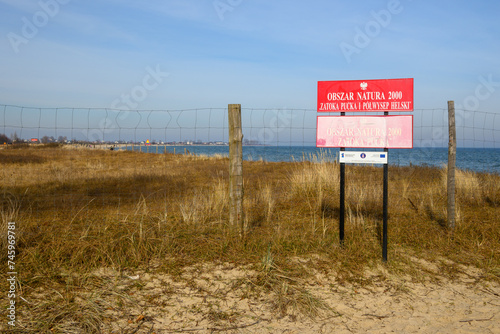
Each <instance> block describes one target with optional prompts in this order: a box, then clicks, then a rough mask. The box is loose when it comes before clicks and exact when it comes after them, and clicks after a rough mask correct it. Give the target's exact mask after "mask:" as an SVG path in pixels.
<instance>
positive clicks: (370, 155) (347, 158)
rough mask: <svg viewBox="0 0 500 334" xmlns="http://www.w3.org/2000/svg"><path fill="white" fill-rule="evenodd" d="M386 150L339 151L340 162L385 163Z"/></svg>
mask: <svg viewBox="0 0 500 334" xmlns="http://www.w3.org/2000/svg"><path fill="white" fill-rule="evenodd" d="M387 158H388V152H360V151H341V152H340V155H339V162H340V163H350V164H384V165H385V164H387Z"/></svg>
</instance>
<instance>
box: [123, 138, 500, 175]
mask: <svg viewBox="0 0 500 334" xmlns="http://www.w3.org/2000/svg"><path fill="white" fill-rule="evenodd" d="M124 149H127V150H132V149H134V150H135V151H139V150H140V151H142V152H146V153H164V152H165V150H166V151H167V152H169V153H176V154H184V153H189V154H195V155H207V156H214V155H218V156H228V155H229V147H228V146H222V145H221V146H216V145H199V146H196V145H186V146H164V145H158V146H156V145H151V146H137V145H136V146H134V147H132V146H127V147H125V148H124ZM347 150H348V151H349V150H352V151H362V149H347ZM339 151H340V150H339V149H338V148H317V147H314V146H243V159H244V160H247V161H259V160H264V161H269V162H281V161H285V162H291V161H303V160H309V161H318V159H320V160H321V161H337V160H338V156H339ZM369 151H382V150H373V149H371V150H369ZM388 159H389V160H388V161H389V166H391V165H393V166H432V167H443V166H445V165H447V163H448V148H443V147H433V148H413V149H390V150H389V152H388ZM456 166H457V168H459V169H462V170H470V171H475V172H486V173H492V174H500V148H460V147H459V148H457V154H456Z"/></svg>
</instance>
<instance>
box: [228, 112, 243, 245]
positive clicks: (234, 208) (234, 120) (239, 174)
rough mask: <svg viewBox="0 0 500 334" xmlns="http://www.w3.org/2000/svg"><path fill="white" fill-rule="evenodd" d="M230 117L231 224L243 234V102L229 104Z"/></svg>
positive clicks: (231, 226) (232, 227) (233, 228)
mask: <svg viewBox="0 0 500 334" xmlns="http://www.w3.org/2000/svg"><path fill="white" fill-rule="evenodd" d="M228 118H229V123H228V124H229V225H230V228H231V229H232V230H233V231H234V230H236V229H239V231H240V234H241V235H243V233H244V231H243V147H242V140H243V132H242V129H241V104H230V105H228Z"/></svg>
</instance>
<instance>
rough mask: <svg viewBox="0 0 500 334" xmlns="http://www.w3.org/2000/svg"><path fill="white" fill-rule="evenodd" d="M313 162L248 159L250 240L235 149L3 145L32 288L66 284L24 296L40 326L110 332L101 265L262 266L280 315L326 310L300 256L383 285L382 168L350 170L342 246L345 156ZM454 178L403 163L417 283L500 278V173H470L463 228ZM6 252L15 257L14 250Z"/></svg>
mask: <svg viewBox="0 0 500 334" xmlns="http://www.w3.org/2000/svg"><path fill="white" fill-rule="evenodd" d="M312 160H313V161H296V162H290V163H282V162H280V163H270V162H265V161H245V162H244V166H243V168H244V188H245V200H244V211H245V217H244V222H245V224H246V225H247V227H248V231H249V233H247V234H246V235H245V237H244V238H243V239H241V238H240V237H239V235H238V233H235V232H234V231H232V230H231V229H230V228H229V225H228V206H227V205H228V204H227V203H228V197H229V195H228V179H229V175H228V169H229V168H228V166H229V160H228V159H227V158H226V157H221V156H218V157H207V156H201V157H197V156H192V155H174V154H146V153H140V152H127V151H105V150H91V149H88V150H71V149H62V148H58V147H50V148H46V149H43V150H41V149H33V148H26V147H25V148H23V149H15V150H9V149H4V150H0V164H1V166H2V172H1V173H2V180H1V193H2V197H1V206H0V209H1V211H0V212H1V218H2V221H1V226H0V227H1V228H0V231H1V233H2V235H1V238H0V240H1V246H2V249H4V250H5V249H6V232H5V230H6V224H7V222H8V221H15V222H16V228H17V229H16V233H17V245H16V247H17V251H18V254H17V257H16V260H17V263H18V271H19V273H21V274H20V275H19V277H18V280H19V282H18V285H19V287H20V289H21V291H22V294H23V295H24V296H25V297H26V299H28V300H29V299H30V297H33V296H37V295H39V294H43V293H44V292H45V293H49V292H50V291H53V292H54V293H50V295H51V297H50V298H48V299H46V301H45V302H44V303H42V304H40V303H39V304H36V305H35V304H33V305H32V304H29V303H25V304H24V305H23V306H22V307H24V308H25V309H26V311H27V312H28V311H29V312H31V313H30V314H33V315H34V316H33V319H32V320H31V322H29V323H26V324H25V325H26V328H33V329H34V330H39V331H44V330H49V329H54V328H56V329H57V328H63V327H64V326H71V324H72V323H81V324H83V325H82V326H85V328H84V329H82V328H83V327H79V328H80V329H81V330H85V331H88V332H96V331H98V327H99V326H98V324H99V322H100V321H103V319H101V318H100V317H99V314H100V313H99V312H100V309H101V308H102V307H104V306H102V305H100V304H99V302H98V300H99V293H102V291H100V288H96V286H99V285H98V284H97V283H96V282H95V278H93V276H92V275H91V273H92V272H95V270H99V269H100V268H113V269H114V270H116V271H117V272H122V271H124V270H128V269H134V268H142V269H146V270H155V271H160V272H164V273H168V274H171V275H174V276H176V275H177V276H179V275H180V274H181V273H182V272H183V268H185V267H186V266H191V265H194V264H199V263H205V262H221V263H222V262H230V263H234V264H236V265H254V266H255V268H256V270H258V271H259V272H260V276H259V277H260V278H259V279H257V280H255V282H254V283H255V284H254V285H255V286H260V287H261V288H262V291H273V292H274V293H275V294H276V295H277V296H278V297H279V298H277V299H276V305H274V306H273V307H274V308H275V309H276V310H277V312H279V313H284V312H286V309H287V307H288V306H290V305H295V306H294V307H295V308H297V309H299V310H307V309H310V310H312V311H311V313H317V312H318V310H320V309H322V307H323V304H322V303H321V301H319V300H314V299H312V297H311V296H309V295H308V294H307V291H306V290H304V288H302V287H300V286H298V285H296V284H295V285H294V283H293V282H294V281H293V279H294V278H301V279H307V278H308V277H309V275H310V272H308V271H307V270H304V269H301V268H302V267H298V266H297V265H296V264H295V262H294V261H291V259H296V258H302V259H306V260H307V261H309V262H310V263H311V266H313V267H314V270H315V271H320V272H328V273H330V274H332V275H335V276H336V277H337V279H338V281H339V282H344V281H345V282H363V284H369V283H370V282H369V280H365V281H364V280H363V275H364V272H365V271H366V270H367V269H368V268H371V267H375V266H380V265H381V264H382V261H381V224H382V200H381V198H382V169H381V168H377V167H371V166H348V167H347V168H346V169H347V172H346V180H347V195H346V201H347V202H346V211H347V219H346V231H345V244H344V247H340V246H339V242H338V238H339V237H338V213H339V185H338V183H339V165H338V164H336V163H332V162H329V161H331V159H329V157H322V156H317V157H315V159H312ZM445 176H446V171H443V170H442V169H439V168H429V167H394V166H391V167H390V168H389V178H390V180H389V256H388V257H389V262H388V263H387V264H384V266H385V267H386V268H387V270H388V272H389V273H391V274H396V275H410V277H411V279H414V280H421V279H423V278H424V277H427V278H428V277H431V278H435V277H443V276H444V277H447V278H450V279H453V278H454V277H456V276H457V275H458V274H459V273H460V271H461V270H462V269H461V268H462V266H463V265H465V266H474V267H477V268H479V269H480V270H481V271H482V274H483V278H484V279H485V280H497V281H498V280H500V224H499V218H498V213H499V212H500V176H498V175H494V174H480V173H473V172H468V171H467V172H465V171H458V173H457V208H458V213H459V214H458V217H457V218H458V219H457V225H456V231H455V233H454V234H453V236H451V235H450V234H449V233H448V231H447V229H446V228H445V226H444V225H445V222H446V187H445V184H446V182H445V180H444V178H445ZM412 258H419V259H425V260H426V261H430V262H433V263H436V264H437V265H438V267H439V268H440V271H439V272H438V273H436V272H429V271H427V270H425V268H422V267H419V266H418V264H417V263H415V261H413V260H411V259H412ZM0 260H1V261H2V262H3V263H6V262H7V252H6V251H3V252H2V253H1V254H0ZM311 261H312V262H311ZM152 263H155V264H156V265H155V266H154V269H153V266H152V265H151V264H152ZM3 276H4V274H2V283H1V289H2V291H6V283H5V282H6V280H5V279H4V277H3ZM283 277H287V278H292V280H290V279H283ZM93 289H96V291H95V298H96V299H95V300H97V301H94V300H88V299H87V300H82V299H79V298H78V295H79V291H83V290H84V291H93ZM33 298H34V297H33ZM4 302H5V299H3V300H2V302H1V303H2V305H1V307H2V309H5V307H4V306H5V305H4ZM287 305H288V306H287ZM304 312H306V311H304ZM61 326H62V327H61ZM75 326H76V325H75Z"/></svg>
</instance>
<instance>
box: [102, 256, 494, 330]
mask: <svg viewBox="0 0 500 334" xmlns="http://www.w3.org/2000/svg"><path fill="white" fill-rule="evenodd" d="M96 275H98V276H99V277H101V278H103V279H106V280H108V282H109V284H112V287H110V286H108V289H110V291H111V290H113V291H114V292H113V293H110V294H108V297H102V298H104V300H105V301H106V302H105V306H106V311H105V318H106V319H107V322H106V325H105V326H104V327H103V328H102V329H103V332H105V333H214V332H224V333H500V314H499V313H500V286H499V284H498V283H495V282H485V281H483V280H481V273H480V272H478V271H477V270H474V269H472V268H467V270H465V269H464V271H463V274H462V275H460V277H457V278H454V279H453V281H450V280H449V279H446V278H444V277H441V278H439V277H438V279H436V278H435V277H433V279H432V280H431V279H429V280H425V279H424V280H420V282H414V281H413V280H412V279H411V278H410V277H391V276H390V275H388V274H387V273H386V272H384V269H383V268H381V269H377V270H374V271H371V272H367V273H366V277H365V278H369V279H370V281H371V284H369V285H365V284H363V285H357V284H351V283H343V284H341V283H339V282H337V281H336V280H335V279H334V278H333V277H334V275H329V274H319V273H316V274H315V275H313V277H312V278H309V279H307V280H304V281H296V280H291V279H288V278H286V277H281V278H280V279H281V280H280V281H279V282H280V283H279V284H276V286H274V287H271V288H270V290H269V291H268V292H266V293H262V292H261V293H259V292H258V291H262V290H259V289H253V288H252V286H253V284H254V282H255V279H256V277H258V273H257V272H255V271H254V270H252V269H250V268H249V267H236V266H234V265H231V264H219V265H211V264H205V265H200V266H197V267H193V268H188V269H187V270H186V271H185V272H184V273H183V274H182V275H181V276H176V277H173V276H170V275H165V274H157V273H146V272H144V271H136V272H125V273H121V274H117V273H115V272H113V271H110V270H103V271H100V272H98V273H96ZM278 276H279V274H278ZM275 277H276V276H275ZM261 278H262V276H261ZM278 278H279V277H278ZM298 291H302V292H304V291H307V293H302V294H300V293H298ZM308 298H309V299H308ZM280 305H281V306H282V308H281V309H280V308H279V306H280ZM283 305H284V306H283ZM294 305H302V309H300V308H299V309H298V308H297V307H294ZM308 305H309V306H310V308H311V309H312V310H313V311H316V315H315V316H311V315H310V314H309V315H308V314H307V313H308V312H307V311H308ZM321 306H327V307H328V309H322V308H321Z"/></svg>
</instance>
